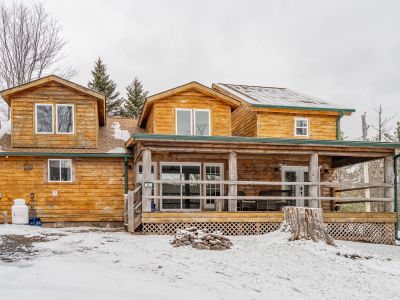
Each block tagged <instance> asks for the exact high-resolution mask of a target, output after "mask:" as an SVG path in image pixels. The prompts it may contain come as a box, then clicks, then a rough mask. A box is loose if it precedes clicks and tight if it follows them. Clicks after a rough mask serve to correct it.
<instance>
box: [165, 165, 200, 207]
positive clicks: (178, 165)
mask: <svg viewBox="0 0 400 300" xmlns="http://www.w3.org/2000/svg"><path fill="white" fill-rule="evenodd" d="M165 165H167V166H180V167H181V170H182V167H183V166H196V167H200V180H201V178H203V174H202V173H203V172H202V171H203V170H202V167H201V162H160V179H161V178H162V167H163V166H165ZM199 187H200V196H201V195H202V185H201V184H200V183H199ZM181 194H182V184H181ZM160 196H161V199H160V211H187V212H190V211H201V210H202V203H201V202H202V201H201V200H200V208H198V209H188V208H182V201H183V199H180V200H181V208H180V209H165V208H163V202H162V200H163V199H162V184H160Z"/></svg>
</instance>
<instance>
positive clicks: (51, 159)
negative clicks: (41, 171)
mask: <svg viewBox="0 0 400 300" xmlns="http://www.w3.org/2000/svg"><path fill="white" fill-rule="evenodd" d="M50 161H59V162H60V180H51V179H50ZM61 161H69V163H70V166H71V179H70V180H61ZM73 176H74V172H73V167H72V159H65V158H50V159H48V160H47V181H48V182H58V183H64V182H72V181H73Z"/></svg>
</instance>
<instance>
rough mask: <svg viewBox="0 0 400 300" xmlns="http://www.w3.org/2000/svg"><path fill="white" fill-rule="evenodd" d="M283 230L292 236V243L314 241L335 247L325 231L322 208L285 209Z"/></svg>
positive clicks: (290, 207)
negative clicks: (295, 241)
mask: <svg viewBox="0 0 400 300" xmlns="http://www.w3.org/2000/svg"><path fill="white" fill-rule="evenodd" d="M282 230H283V231H286V232H290V233H291V234H292V236H291V238H290V240H291V241H294V240H312V241H314V242H325V243H326V244H328V245H332V246H335V242H334V241H333V239H332V237H331V236H330V235H329V234H328V232H327V231H326V229H325V226H324V222H323V219H322V209H321V208H306V207H293V206H286V207H284V208H283V224H282Z"/></svg>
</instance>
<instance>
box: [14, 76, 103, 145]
mask: <svg viewBox="0 0 400 300" xmlns="http://www.w3.org/2000/svg"><path fill="white" fill-rule="evenodd" d="M36 103H37V104H40V103H43V104H53V105H54V108H53V117H54V120H55V117H56V113H55V112H56V110H55V109H56V107H55V104H73V105H74V122H75V124H74V130H75V133H74V134H56V133H54V134H36V124H35V122H36V116H35V104H36ZM11 110H12V113H11V116H12V135H11V138H12V140H11V142H12V146H13V147H37V148H96V147H97V141H98V128H99V122H98V112H97V99H96V98H95V97H92V96H90V95H87V94H83V93H80V92H78V91H76V90H73V89H71V88H68V87H65V86H63V85H61V84H59V83H55V82H51V83H48V84H46V85H44V86H40V87H36V88H33V89H29V90H25V91H22V92H21V93H19V94H16V95H15V96H13V97H12V99H11ZM53 126H54V129H55V126H56V124H55V121H54V123H53Z"/></svg>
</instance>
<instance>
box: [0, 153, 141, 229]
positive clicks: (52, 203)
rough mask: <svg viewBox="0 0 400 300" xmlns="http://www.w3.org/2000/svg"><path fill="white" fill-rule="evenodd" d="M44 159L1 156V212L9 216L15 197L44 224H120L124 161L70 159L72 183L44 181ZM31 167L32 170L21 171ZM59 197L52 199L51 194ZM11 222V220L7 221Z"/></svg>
mask: <svg viewBox="0 0 400 300" xmlns="http://www.w3.org/2000/svg"><path fill="white" fill-rule="evenodd" d="M47 160H48V158H45V157H8V158H5V157H0V178H1V180H0V192H1V193H2V195H3V198H2V199H1V200H0V211H3V210H6V211H7V212H8V214H9V215H11V211H10V210H11V206H12V205H13V200H14V199H16V198H23V199H25V200H26V201H27V202H31V200H30V197H29V194H30V193H31V192H34V193H35V208H36V209H37V216H38V217H40V218H42V221H43V222H114V221H118V222H122V221H123V213H124V160H123V158H72V164H73V172H74V174H73V177H74V180H73V182H72V183H67V182H66V183H52V182H47ZM26 166H32V169H31V170H24V169H26V168H25V167H26ZM128 174H129V183H130V185H129V188H130V189H132V188H133V185H132V183H133V178H132V168H131V169H129V173H128ZM53 190H57V191H58V196H57V197H53V196H52V191H53ZM9 221H11V220H9Z"/></svg>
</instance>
